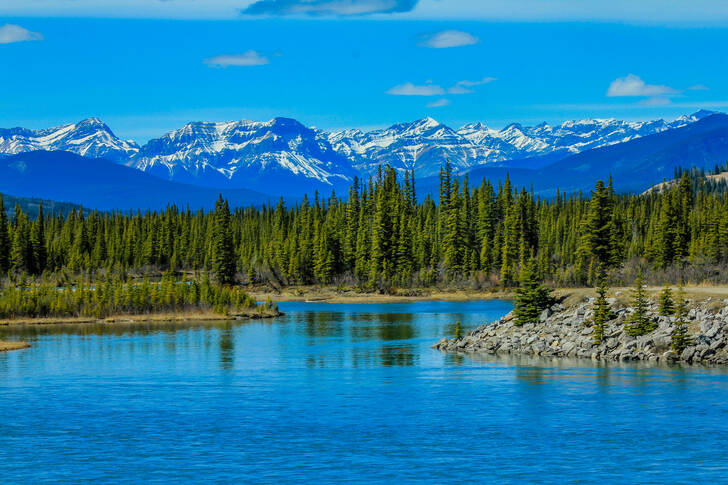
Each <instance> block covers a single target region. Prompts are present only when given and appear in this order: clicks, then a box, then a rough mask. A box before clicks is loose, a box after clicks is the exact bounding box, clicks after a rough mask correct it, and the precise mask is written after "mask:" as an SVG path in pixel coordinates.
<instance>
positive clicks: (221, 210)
mask: <svg viewBox="0 0 728 485" xmlns="http://www.w3.org/2000/svg"><path fill="white" fill-rule="evenodd" d="M212 232H213V234H212V273H213V274H214V275H215V278H216V279H217V281H219V282H220V283H221V284H224V285H229V284H233V283H235V249H234V247H233V233H232V227H231V221H230V207H229V206H228V202H227V200H224V199H223V198H222V195H220V197H219V198H218V200H217V202H216V203H215V213H214V217H213V226H212Z"/></svg>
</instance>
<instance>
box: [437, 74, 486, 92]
mask: <svg viewBox="0 0 728 485" xmlns="http://www.w3.org/2000/svg"><path fill="white" fill-rule="evenodd" d="M495 80H496V78H494V77H484V78H483V79H480V80H478V81H468V80H467V79H466V80H463V81H458V82H457V83H455V86H453V87H451V88H449V89H448V90H447V92H448V93H450V94H470V93H474V92H475V91H473V90H472V89H470V88H472V87H474V86H481V85H483V84H488V83H492V82H493V81H495Z"/></svg>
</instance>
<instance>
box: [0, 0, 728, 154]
mask: <svg viewBox="0 0 728 485" xmlns="http://www.w3.org/2000/svg"><path fill="white" fill-rule="evenodd" d="M6 1H7V0H0V16H1V17H0V62H2V66H3V71H2V75H0V93H2V95H0V126H2V127H10V126H27V127H34V128H39V127H46V126H51V125H56V124H60V123H64V122H71V121H77V120H79V119H82V118H84V117H89V116H97V117H99V118H101V119H103V120H104V121H106V122H107V123H108V124H109V125H110V126H111V128H112V129H113V130H114V131H115V132H116V133H117V134H118V135H119V136H122V137H125V138H133V139H136V140H138V141H144V140H146V139H148V138H151V137H154V136H158V135H161V134H162V133H164V132H166V131H169V130H171V129H175V128H177V127H179V126H181V125H182V124H184V123H186V122H188V121H192V120H232V119H258V120H261V119H270V118H272V117H274V116H290V117H294V118H297V119H299V120H300V121H302V122H303V123H305V124H307V125H313V126H317V127H320V128H324V129H338V128H344V127H360V128H365V129H368V128H374V127H382V126H387V125H389V124H391V123H394V122H399V121H407V120H413V119H417V118H421V117H424V116H428V115H429V116H432V117H434V118H436V119H438V120H440V121H442V122H444V123H447V124H449V125H451V126H454V127H457V126H460V125H462V124H464V123H467V122H472V121H483V122H485V123H486V124H488V125H489V126H493V127H502V126H504V125H505V124H507V123H510V122H522V123H527V124H532V123H538V122H540V121H547V122H558V121H562V120H565V119H572V118H581V117H617V118H623V119H652V118H659V117H666V118H674V117H677V116H679V115H681V114H685V113H690V112H692V111H695V110H697V109H699V108H708V109H718V110H728V83H726V79H728V62H727V61H728V52H726V49H725V45H726V39H727V38H728V7H720V6H717V5H718V4H720V3H722V2H703V1H702V0H694V1H692V2H683V1H680V0H674V1H672V2H663V3H660V2H653V0H644V1H643V2H640V5H639V6H637V7H634V6H632V7H630V6H629V5H630V3H628V2H621V1H616V2H609V3H607V2H599V1H591V2H590V1H579V2H576V1H574V2H570V1H567V0H557V1H556V2H553V3H548V2H546V3H545V2H536V1H535V0H514V1H513V2H510V5H511V6H512V7H513V8H510V9H508V8H506V7H507V5H506V3H505V2H496V1H490V0H483V1H481V2H472V1H464V0H448V1H447V2H445V1H444V0H442V1H440V0H429V1H426V0H422V1H420V2H417V1H416V0H263V1H261V2H258V3H257V5H253V6H251V2H250V1H245V0H243V1H237V2H236V1H231V0H211V1H210V2H208V3H204V2H193V1H191V0H167V1H164V2H162V1H159V0H128V1H125V2H121V1H120V0H119V1H118V2H117V1H116V0H109V1H108V2H105V3H104V5H105V7H104V8H103V9H102V10H100V9H99V7H97V6H95V5H94V3H96V2H91V1H90V0H88V1H87V0H74V1H69V0H27V2H9V3H8V4H5V2H6ZM10 3H12V4H13V5H10ZM632 3H636V2H632ZM545 4H548V5H557V6H559V7H560V9H558V8H552V9H549V8H547V7H545V6H544V5H545ZM659 5H663V7H662V8H657V7H658V6H659ZM650 6H651V7H652V10H650V9H649V7H650ZM352 12H353V13H355V14H356V15H349V14H351V13H352ZM290 14H292V16H291V15H290Z"/></svg>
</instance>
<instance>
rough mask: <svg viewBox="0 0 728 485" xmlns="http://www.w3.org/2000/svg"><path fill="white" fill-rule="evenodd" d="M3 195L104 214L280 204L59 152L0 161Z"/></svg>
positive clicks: (254, 194) (259, 196)
mask: <svg viewBox="0 0 728 485" xmlns="http://www.w3.org/2000/svg"><path fill="white" fill-rule="evenodd" d="M0 193H7V194H12V195H15V196H19V197H34V198H41V199H51V200H55V201H62V202H72V203H75V204H82V205H83V206H84V207H89V208H96V209H100V210H112V209H120V210H130V209H134V210H136V209H142V210H144V209H161V208H163V207H165V206H167V205H168V204H176V205H178V206H180V207H185V206H187V205H189V206H190V207H191V208H193V209H198V208H210V207H213V206H214V205H215V201H216V200H217V197H218V195H219V194H220V193H222V194H223V196H224V197H226V198H227V199H228V200H229V202H230V204H231V205H233V206H248V205H259V204H264V203H267V202H277V200H278V198H277V197H275V198H273V197H271V196H268V195H265V194H262V193H259V192H255V191H252V190H247V189H232V190H218V189H214V188H206V187H197V186H192V185H186V184H180V183H176V182H170V181H167V180H162V179H159V178H157V177H154V176H152V175H149V174H146V173H144V172H141V171H139V170H136V169H134V168H129V167H125V166H123V165H119V164H117V163H114V162H110V161H107V160H103V159H90V158H85V157H81V156H79V155H75V154H72V153H68V152H59V151H54V152H46V151H35V152H28V153H22V154H19V155H12V156H8V157H3V158H0Z"/></svg>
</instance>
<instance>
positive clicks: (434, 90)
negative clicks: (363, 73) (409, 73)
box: [387, 83, 445, 96]
mask: <svg viewBox="0 0 728 485" xmlns="http://www.w3.org/2000/svg"><path fill="white" fill-rule="evenodd" d="M387 94H393V95H395V96H441V95H443V94H445V90H444V89H442V88H441V87H440V86H438V85H437V84H425V85H424V86H418V85H416V84H412V83H404V84H400V85H398V86H395V87H393V88H391V89H389V90H388V91H387Z"/></svg>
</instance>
